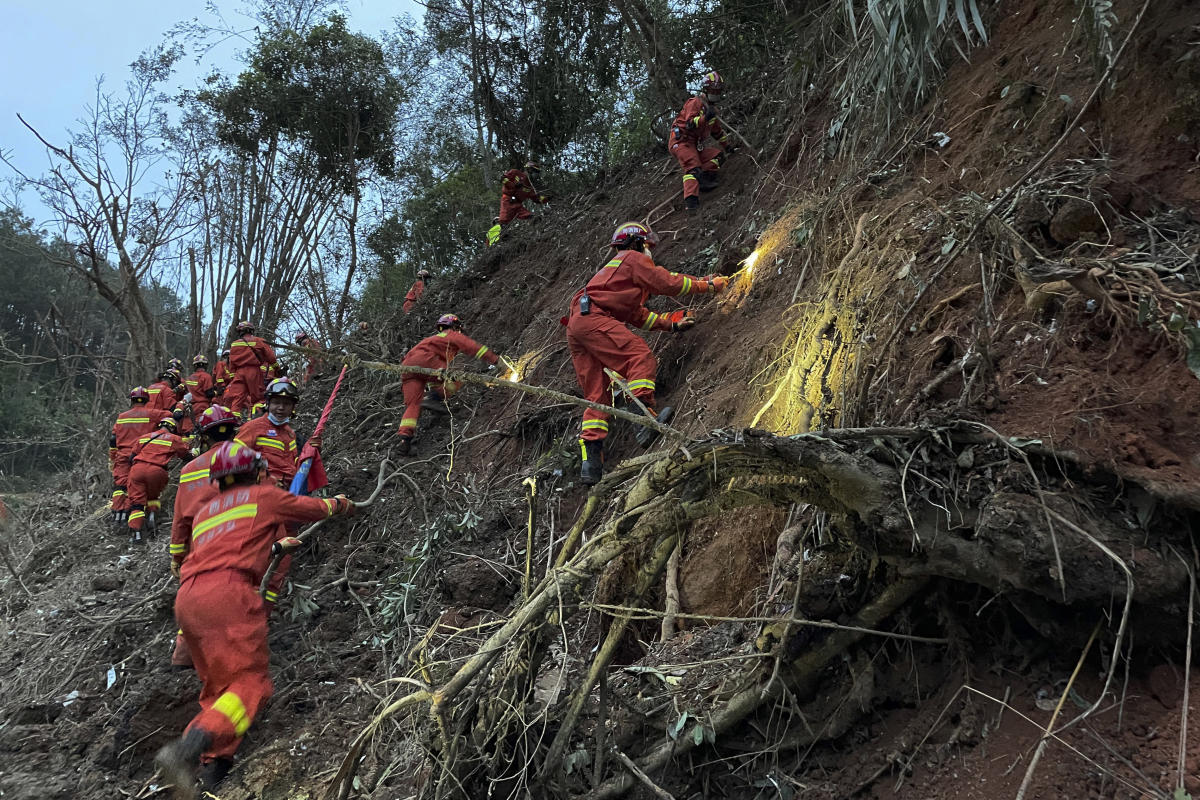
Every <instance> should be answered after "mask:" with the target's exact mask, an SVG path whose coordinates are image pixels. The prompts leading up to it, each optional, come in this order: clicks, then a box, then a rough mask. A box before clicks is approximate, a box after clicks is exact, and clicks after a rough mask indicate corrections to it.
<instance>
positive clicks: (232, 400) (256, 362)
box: [225, 321, 279, 414]
mask: <svg viewBox="0 0 1200 800" xmlns="http://www.w3.org/2000/svg"><path fill="white" fill-rule="evenodd" d="M235 330H236V331H237V335H238V338H236V339H234V340H233V341H232V342H231V343H230V345H229V366H230V368H231V369H232V370H233V372H234V376H233V380H232V381H231V382H230V384H229V386H228V387H226V389H225V392H226V395H225V401H226V402H225V405H227V406H229V409H230V410H231V411H232V412H233V413H235V414H245V413H246V410H247V409H248V408H250V407H251V406H253V405H254V404H255V403H257V402H259V401H260V400H262V399H263V391H264V389H265V387H266V385H267V381H268V380H269V379H270V376H271V375H274V374H275V373H276V371H277V370H278V369H279V365H278V363H277V361H276V358H275V350H274V349H272V347H271V345H269V344H267V342H266V340H265V339H262V338H260V337H258V336H255V335H254V325H253V324H252V323H250V322H246V321H242V322H239V323H238V324H237V328H236V329H235Z"/></svg>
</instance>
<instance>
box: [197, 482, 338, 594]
mask: <svg viewBox="0 0 1200 800" xmlns="http://www.w3.org/2000/svg"><path fill="white" fill-rule="evenodd" d="M347 510H349V504H348V503H347V502H346V501H344V500H339V499H337V498H329V499H325V498H320V497H302V496H300V495H294V494H289V493H288V492H286V491H284V490H283V489H280V488H279V487H277V486H274V485H272V484H269V483H265V484H252V485H247V484H234V485H233V486H228V487H225V488H224V489H222V490H221V491H220V492H219V493H218V494H216V495H213V496H211V497H209V498H208V500H207V502H204V503H202V504H201V506H200V509H199V511H197V513H196V515H195V517H194V519H193V520H192V541H191V545H190V552H189V553H188V557H187V560H186V561H184V562H183V567H182V568H181V571H180V579H181V581H182V582H184V583H186V582H187V581H188V579H190V578H194V577H195V576H197V575H202V574H204V573H206V572H216V571H224V570H229V571H233V572H241V573H245V575H246V576H247V577H248V578H249V579H250V581H251V582H252V583H253V584H254V585H258V583H259V582H260V581H261V580H262V576H263V573H264V572H266V570H267V565H268V564H269V563H270V561H271V545H272V544H274V543H275V542H276V541H277V540H279V539H282V538H283V537H285V536H287V530H286V528H285V527H284V526H285V525H286V524H287V523H289V522H290V523H298V522H316V521H317V520H319V519H324V518H325V517H331V516H333V515H334V514H336V513H338V512H344V511H347ZM281 571H282V570H281Z"/></svg>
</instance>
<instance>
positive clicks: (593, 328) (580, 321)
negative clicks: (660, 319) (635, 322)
mask: <svg viewBox="0 0 1200 800" xmlns="http://www.w3.org/2000/svg"><path fill="white" fill-rule="evenodd" d="M567 345H568V346H569V347H570V348H571V361H572V363H573V364H574V365H575V377H576V379H577V380H578V381H579V388H580V389H582V390H583V397H584V399H585V400H591V401H592V402H593V403H605V404H607V403H609V402H611V401H612V398H611V396H610V395H609V384H610V380H609V377H608V376H607V375H605V374H604V368H605V367H608V368H609V369H611V370H612V371H613V372H616V373H617V374H618V375H620V376H621V378H622V379H623V380H624V381H625V382H626V384H627V385H628V386H629V388H630V390H631V391H632V392H633V394H634V396H635V397H637V399H639V400H641V401H642V402H643V403H645V404H646V408H649V409H650V410H651V411H653V410H654V375H655V372H657V370H658V362H656V361H655V360H654V354H653V353H651V352H650V347H649V346H648V345H647V344H646V342H645V341H644V340H643V339H642V337H640V336H638V335H637V334H636V333H634V332H633V331H631V330H629V328H627V327H625V323H623V322H619V321H617V320H616V319H613V318H612V317H610V316H609V315H608V314H605V313H603V312H599V311H595V310H593V311H592V313H591V314H587V315H583V314H579V313H574V314H572V315H571V319H570V321H568V322H567ZM606 436H608V415H607V414H605V413H604V412H603V411H595V410H593V409H590V408H589V409H587V410H585V411H584V412H583V432H582V434H580V437H581V438H582V439H585V440H587V441H591V442H595V441H599V440H601V439H603V438H605V437H606Z"/></svg>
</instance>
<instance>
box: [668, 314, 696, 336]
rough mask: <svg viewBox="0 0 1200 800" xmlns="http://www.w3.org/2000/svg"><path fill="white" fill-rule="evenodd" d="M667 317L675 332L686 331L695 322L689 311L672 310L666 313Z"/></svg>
mask: <svg viewBox="0 0 1200 800" xmlns="http://www.w3.org/2000/svg"><path fill="white" fill-rule="evenodd" d="M667 319H668V320H670V322H671V330H672V331H674V332H676V333H679V332H680V331H686V330H688V329H689V328H691V327H692V326H693V325H695V324H696V318H695V316H693V315H692V312H691V311H672V312H671V313H670V314H668V315H667Z"/></svg>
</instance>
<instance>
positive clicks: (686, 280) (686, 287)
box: [671, 272, 692, 294]
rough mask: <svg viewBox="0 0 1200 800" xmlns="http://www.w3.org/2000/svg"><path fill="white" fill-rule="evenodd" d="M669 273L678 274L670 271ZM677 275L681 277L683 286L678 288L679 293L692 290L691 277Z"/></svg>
mask: <svg viewBox="0 0 1200 800" xmlns="http://www.w3.org/2000/svg"><path fill="white" fill-rule="evenodd" d="M671 274H672V275H679V273H678V272H672V273H671ZM679 277H682V278H683V288H682V289H680V290H679V293H680V294H687V293H688V292H690V291H692V279H691V278H689V277H688V276H687V275H679Z"/></svg>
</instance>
